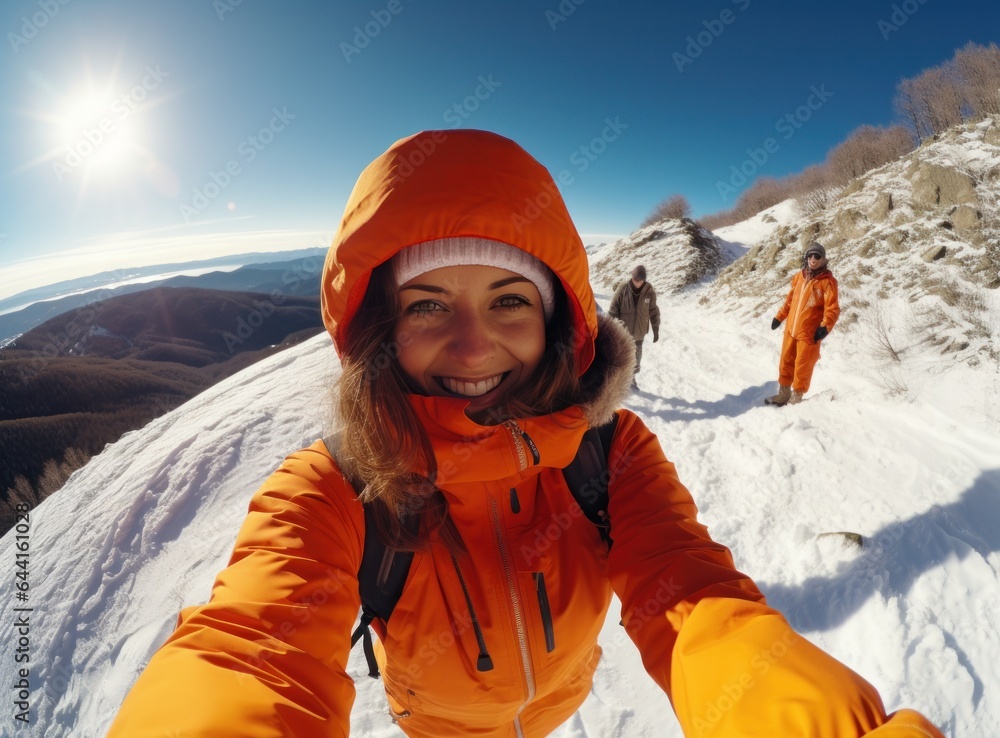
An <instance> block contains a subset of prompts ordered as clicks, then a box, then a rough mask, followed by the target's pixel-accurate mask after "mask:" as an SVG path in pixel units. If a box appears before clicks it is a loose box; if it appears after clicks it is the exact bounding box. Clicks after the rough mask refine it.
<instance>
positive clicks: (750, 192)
mask: <svg viewBox="0 0 1000 738" xmlns="http://www.w3.org/2000/svg"><path fill="white" fill-rule="evenodd" d="M789 184H790V183H789V180H788V178H785V179H776V178H775V177H759V178H758V179H756V180H754V183H753V184H752V185H750V186H749V187H747V188H746V189H745V190H743V193H742V194H741V195H740V196H739V198H738V199H737V200H736V205H735V207H734V208H733V210H735V211H736V215H737V216H739V219H740V220H745V219H746V218H751V217H753V216H754V215H756V214H757V213H759V212H760V211H761V210H767V208H769V207H773V206H774V205H777V204H778V203H779V202H782V201H784V200H787V199H788V198H789V197H792V192H791V189H792V188H791V187H790V186H789Z"/></svg>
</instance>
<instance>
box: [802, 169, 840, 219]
mask: <svg viewBox="0 0 1000 738" xmlns="http://www.w3.org/2000/svg"><path fill="white" fill-rule="evenodd" d="M790 189H791V194H792V196H793V197H794V198H795V199H796V200H798V201H799V205H800V206H801V207H802V209H803V211H804V212H806V213H807V214H810V213H815V212H816V211H817V210H826V208H827V206H828V205H829V204H830V201H831V200H832V199H833V197H835V196H836V194H837V193H838V192H839V191H840V189H841V188H840V187H839V186H838V185H837V184H835V183H834V181H833V178H832V176H831V175H830V168H829V166H828V165H827V164H826V163H823V164H813V165H812V166H808V167H806V168H805V169H803V170H802V172H800V173H799V174H797V175H795V176H794V177H792V178H791V183H790Z"/></svg>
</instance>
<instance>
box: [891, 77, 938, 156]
mask: <svg viewBox="0 0 1000 738" xmlns="http://www.w3.org/2000/svg"><path fill="white" fill-rule="evenodd" d="M892 105H893V108H894V109H895V110H896V113H897V114H898V115H900V116H901V117H902V118H903V120H904V121H905V122H906V124H907V125H908V126H909V127H910V133H911V135H912V136H913V138H914V139H915V140H916V141H918V142H919V141H920V140H921V139H923V138H924V137H926V136H930V135H931V133H932V131H931V130H930V128H929V127H928V123H927V116H926V115H925V114H924V112H923V106H922V105H921V103H920V99H919V97H918V94H917V90H916V89H915V86H914V83H913V80H912V79H904V80H903V81H902V82H900V83H899V84H898V85H897V86H896V96H895V97H894V98H893V101H892Z"/></svg>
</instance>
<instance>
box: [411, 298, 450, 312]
mask: <svg viewBox="0 0 1000 738" xmlns="http://www.w3.org/2000/svg"><path fill="white" fill-rule="evenodd" d="M443 309H444V308H442V307H441V306H440V305H438V304H437V303H436V302H434V301H433V300H420V301H419V302H415V303H413V304H412V305H410V306H409V307H408V308H406V312H407V313H408V314H410V315H427V314H429V313H433V312H437V311H438V310H443Z"/></svg>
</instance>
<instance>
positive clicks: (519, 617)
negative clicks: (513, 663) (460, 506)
mask: <svg viewBox="0 0 1000 738" xmlns="http://www.w3.org/2000/svg"><path fill="white" fill-rule="evenodd" d="M490 514H491V516H492V517H493V532H494V533H496V536H497V546H498V547H499V549H500V560H501V561H502V562H503V572H504V576H505V577H506V579H507V594H508V595H509V596H510V604H511V606H512V607H513V608H514V624H515V625H516V627H517V641H518V644H519V646H520V649H521V666H522V667H523V668H524V681H525V686H526V687H527V696H526V698H525V700H524V702H523V703H522V704H521V707H520V708H518V711H517V716H516V717H515V718H514V730H515V732H516V733H517V736H518V738H524V732H523V731H522V729H521V713H522V712H524V708H525V707H527V706H528V703H529V702H531V701H532V700H533V699H534V698H535V675H534V672H533V671H532V669H531V655H530V653H529V652H528V636H527V633H526V632H525V629H524V615H523V613H522V612H521V603H520V601H519V600H518V598H517V588H516V587H515V586H514V572H513V567H512V566H511V564H510V558H509V557H508V556H507V547H506V546H505V545H504V541H503V531H502V530H501V528H500V515H499V513H498V511H497V501H496V500H495V499H494V498H492V497H491V498H490Z"/></svg>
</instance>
